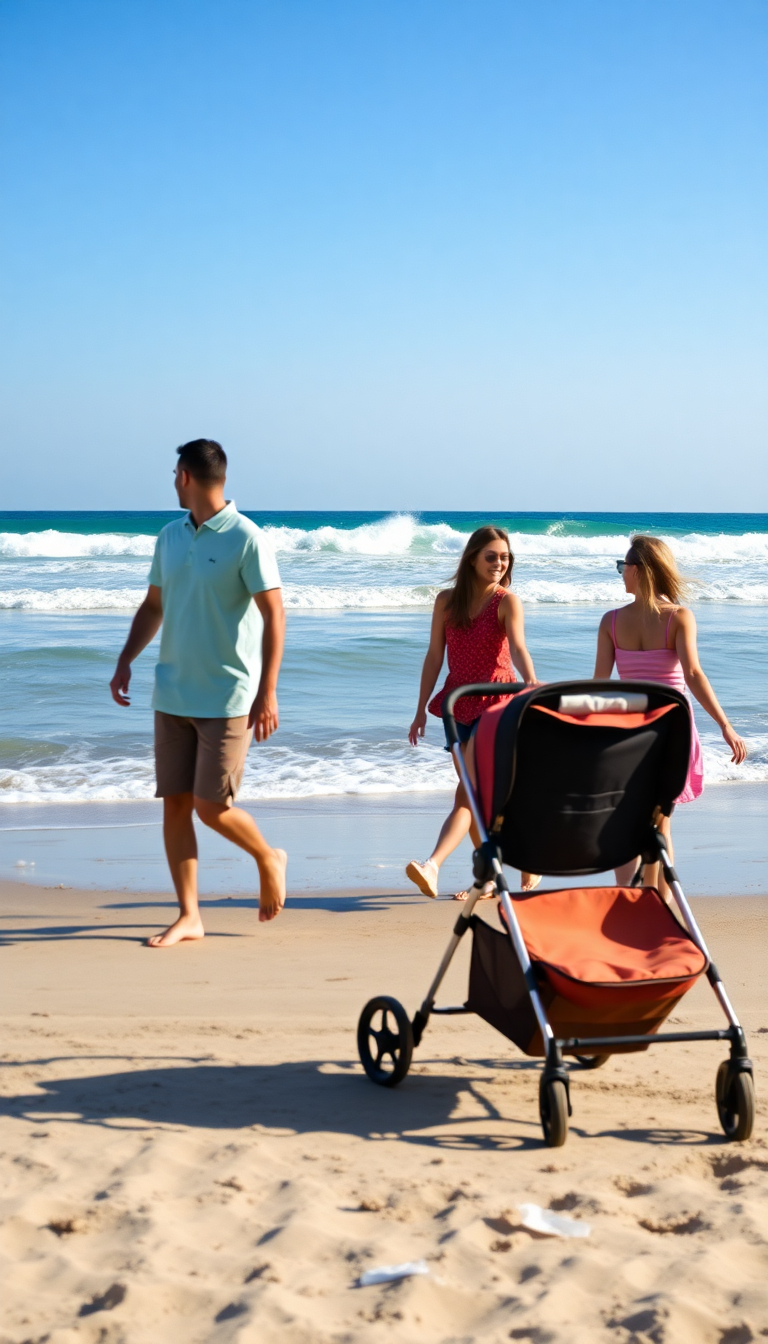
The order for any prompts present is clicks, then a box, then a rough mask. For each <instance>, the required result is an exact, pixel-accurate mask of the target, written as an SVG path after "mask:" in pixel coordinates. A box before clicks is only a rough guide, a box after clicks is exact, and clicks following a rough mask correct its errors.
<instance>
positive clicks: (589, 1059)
mask: <svg viewBox="0 0 768 1344" xmlns="http://www.w3.org/2000/svg"><path fill="white" fill-rule="evenodd" d="M610 1058H611V1056H610V1055H574V1059H575V1060H576V1062H577V1063H578V1064H580V1065H581V1067H582V1069H602V1067H603V1065H604V1064H607V1063H608V1060H609V1059H610Z"/></svg>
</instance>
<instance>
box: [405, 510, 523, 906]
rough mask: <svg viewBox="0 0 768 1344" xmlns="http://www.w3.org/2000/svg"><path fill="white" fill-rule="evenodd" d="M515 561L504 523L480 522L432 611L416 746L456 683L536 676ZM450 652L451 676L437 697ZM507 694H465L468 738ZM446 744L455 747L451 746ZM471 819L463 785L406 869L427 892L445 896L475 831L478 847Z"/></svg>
mask: <svg viewBox="0 0 768 1344" xmlns="http://www.w3.org/2000/svg"><path fill="white" fill-rule="evenodd" d="M514 563H515V557H514V555H513V554H512V552H511V550H510V548H509V537H508V536H507V534H506V532H505V531H504V529H503V528H501V527H479V528H478V529H477V531H476V532H473V533H472V536H471V537H470V538H469V541H468V542H467V544H466V546H465V547H464V552H463V554H462V557H461V560H460V561H459V567H458V569H457V571H456V574H455V576H454V586H453V587H452V588H447V589H445V591H444V592H442V593H438V595H437V598H436V600H435V609H434V612H433V615H432V632H431V635H430V640H429V649H428V650H427V656H426V658H425V659H424V668H423V671H422V674H421V688H420V691H419V704H418V708H417V710H416V717H415V718H414V720H413V723H412V724H411V726H410V729H409V731H408V740H409V741H410V743H411V745H412V746H414V747H415V746H416V745H417V743H418V741H419V738H420V737H423V736H424V731H425V728H426V724H427V709H429V712H430V714H435V715H438V716H439V715H440V714H441V713H442V707H443V700H444V699H445V696H446V695H447V694H448V692H449V691H451V690H453V689H454V688H455V687H456V686H462V685H467V683H469V682H472V681H481V682H482V681H485V682H489V681H490V682H493V681H498V682H505V681H506V682H509V681H514V680H515V667H517V668H518V670H519V672H520V674H521V675H522V677H523V678H524V679H525V681H526V682H531V683H535V682H536V673H535V672H534V670H533V663H532V662H531V657H530V654H529V653H528V650H527V649H526V647H525V633H524V628H523V604H522V602H521V601H520V598H519V597H517V596H516V595H515V594H514V593H512V592H510V591H509V584H510V580H511V577H512V566H513V564H514ZM446 653H447V655H448V677H447V680H446V682H445V685H444V686H443V687H442V689H441V690H440V691H438V693H437V695H436V696H434V697H433V699H432V700H430V699H429V697H430V696H431V695H432V692H433V690H434V689H435V682H436V681H437V678H438V676H439V675H440V668H441V667H442V665H443V658H444V656H445V654H446ZM513 664H514V666H513ZM503 698H504V697H503V696H499V695H472V696H469V695H465V696H462V697H461V699H460V700H458V701H457V703H456V709H455V718H456V727H457V729H458V733H459V740H460V742H461V743H462V744H463V745H466V743H467V742H468V741H469V739H470V737H471V735H472V731H473V729H474V726H475V724H476V723H477V720H478V719H479V717H480V715H481V714H482V712H483V710H484V709H487V708H488V706H489V705H495V704H497V703H498V701H499V700H501V699H503ZM427 701H429V704H427ZM446 750H450V748H449V747H448V746H447V745H446ZM471 821H472V818H471V813H470V811H469V807H468V806H467V800H466V798H465V796H464V789H463V787H462V785H461V784H459V787H458V789H457V790H456V799H455V801H454V804H453V809H452V811H451V813H450V815H449V816H448V817H447V818H446V820H445V822H444V823H443V827H442V830H441V831H440V836H439V838H438V842H437V844H436V846H435V848H434V850H433V851H432V853H431V855H430V857H429V858H428V859H425V861H424V862H423V863H419V862H418V861H417V860H415V859H414V860H413V861H412V862H411V863H409V864H408V867H407V868H406V870H405V871H406V874H407V876H408V877H409V878H410V879H411V881H412V882H414V883H415V884H416V886H417V887H418V888H419V891H422V892H423V893H424V895H425V896H436V895H437V874H438V871H439V868H440V865H441V864H442V863H443V862H444V861H445V859H447V857H448V855H449V854H452V853H453V851H454V849H456V847H457V845H458V844H460V842H461V841H462V840H463V839H464V836H465V835H466V834H467V831H471V832H472V840H473V842H474V844H475V846H477V845H478V844H479V843H480V837H479V836H477V835H475V834H474V826H473V825H471ZM540 881H541V878H540V877H537V876H535V875H533V874H531V873H523V874H522V888H523V891H531V890H532V889H533V887H535V886H536V885H537V884H538V883H539V882H540ZM465 897H466V892H463V891H460V892H458V894H457V896H456V900H464V898H465Z"/></svg>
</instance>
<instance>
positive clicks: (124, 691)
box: [109, 658, 131, 705]
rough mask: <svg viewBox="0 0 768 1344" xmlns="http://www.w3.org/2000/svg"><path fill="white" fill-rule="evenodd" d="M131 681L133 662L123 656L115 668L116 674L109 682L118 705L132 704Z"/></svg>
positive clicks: (113, 697)
mask: <svg viewBox="0 0 768 1344" xmlns="http://www.w3.org/2000/svg"><path fill="white" fill-rule="evenodd" d="M130 681H131V664H130V663H128V662H126V661H125V659H124V658H121V659H120V660H119V662H118V664H117V667H116V669H115V675H114V677H113V678H112V680H111V681H110V683H109V689H110V691H111V692H112V699H113V700H114V701H116V703H117V704H118V705H130V703H131V701H130V698H129V696H128V687H129V685H130Z"/></svg>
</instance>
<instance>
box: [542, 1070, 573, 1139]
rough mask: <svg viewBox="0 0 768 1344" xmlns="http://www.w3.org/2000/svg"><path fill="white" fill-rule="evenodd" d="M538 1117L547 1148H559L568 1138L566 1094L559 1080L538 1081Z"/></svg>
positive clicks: (543, 1075)
mask: <svg viewBox="0 0 768 1344" xmlns="http://www.w3.org/2000/svg"><path fill="white" fill-rule="evenodd" d="M539 1115H540V1116H541V1128H542V1129H543V1130H544V1142H545V1143H546V1145H547V1147H548V1148H561V1147H562V1146H563V1144H564V1143H565V1140H566V1139H567V1138H568V1093H567V1092H566V1090H565V1083H564V1082H563V1081H562V1079H560V1078H547V1076H546V1074H545V1073H543V1074H542V1075H541V1078H540V1080H539Z"/></svg>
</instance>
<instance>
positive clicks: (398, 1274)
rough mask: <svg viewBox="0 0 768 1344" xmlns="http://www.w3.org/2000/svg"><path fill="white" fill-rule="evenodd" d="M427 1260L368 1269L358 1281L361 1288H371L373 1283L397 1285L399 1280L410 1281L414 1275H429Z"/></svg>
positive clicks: (409, 1261) (408, 1261)
mask: <svg viewBox="0 0 768 1344" xmlns="http://www.w3.org/2000/svg"><path fill="white" fill-rule="evenodd" d="M428 1273H429V1265H428V1264H427V1262H426V1260H406V1262H405V1264H404V1265H379V1268H378V1269H366V1270H365V1272H364V1273H363V1274H361V1275H360V1278H359V1280H358V1282H359V1284H360V1287H361V1288H369V1287H370V1285H371V1284H372V1283H395V1282H396V1281H397V1279H410V1278H411V1277H412V1276H413V1275H414V1274H428Z"/></svg>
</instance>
